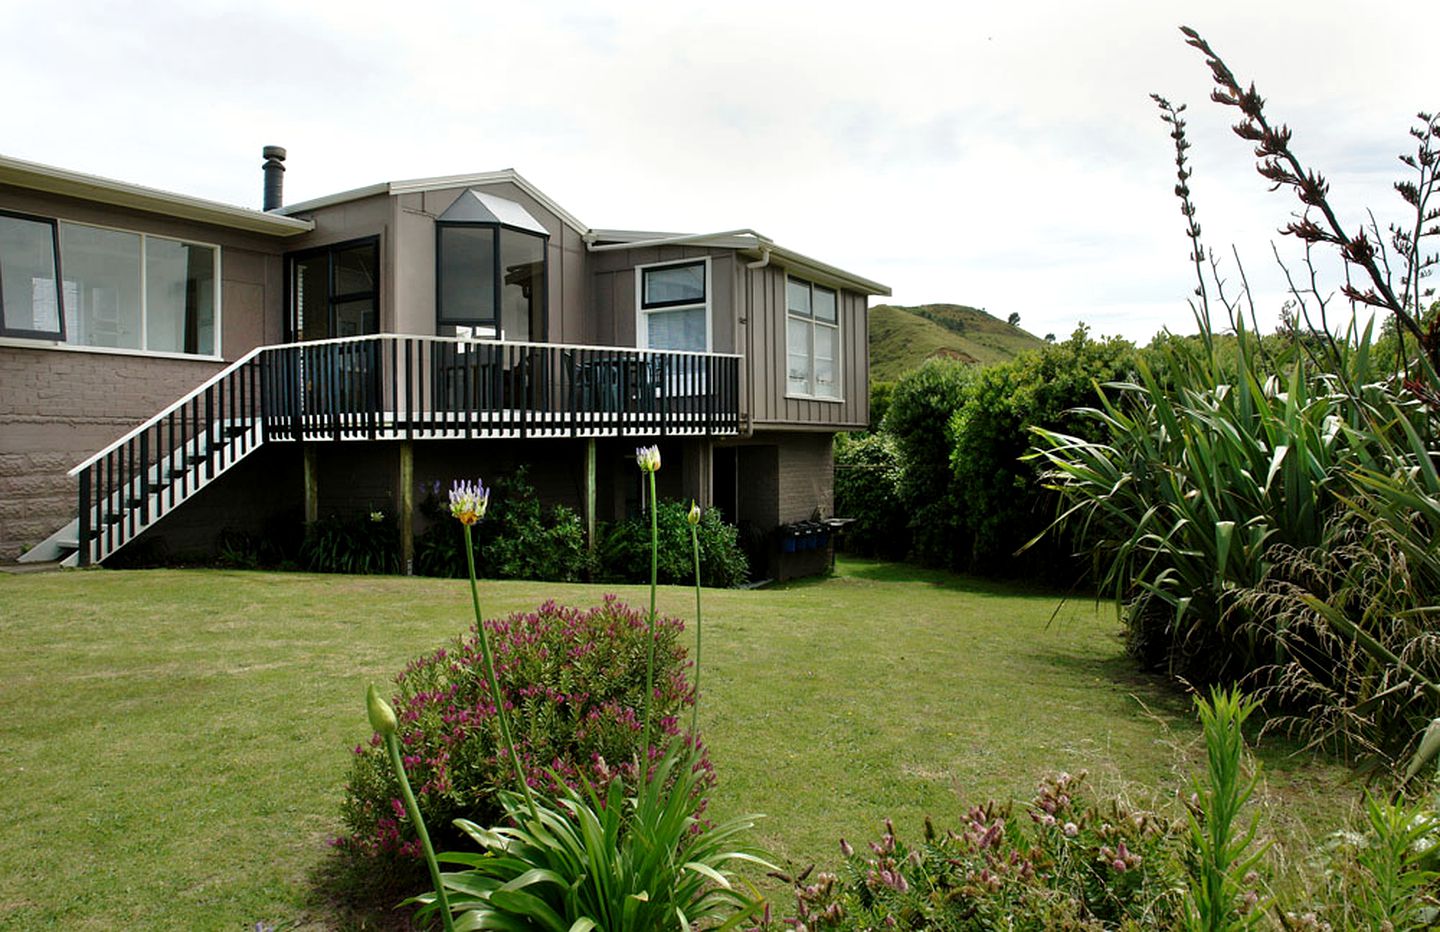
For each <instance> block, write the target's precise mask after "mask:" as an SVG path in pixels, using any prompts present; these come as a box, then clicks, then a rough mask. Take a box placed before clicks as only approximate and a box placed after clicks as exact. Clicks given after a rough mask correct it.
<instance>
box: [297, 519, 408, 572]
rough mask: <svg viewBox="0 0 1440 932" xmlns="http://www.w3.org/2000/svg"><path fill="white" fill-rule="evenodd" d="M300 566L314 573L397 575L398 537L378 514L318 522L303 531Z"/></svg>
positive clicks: (392, 525) (387, 522) (391, 523)
mask: <svg viewBox="0 0 1440 932" xmlns="http://www.w3.org/2000/svg"><path fill="white" fill-rule="evenodd" d="M300 564H301V565H302V566H304V567H305V568H306V569H308V570H310V571H312V572H316V573H357V574H365V573H398V572H399V571H400V533H399V530H398V529H397V528H396V526H395V522H394V521H393V520H392V519H390V518H387V517H386V516H385V514H384V513H382V512H379V511H375V512H371V513H370V514H367V515H349V516H341V515H331V516H329V517H326V518H321V519H319V520H318V521H315V522H313V523H311V524H310V525H309V526H307V527H306V528H305V541H304V543H302V544H301V545H300Z"/></svg>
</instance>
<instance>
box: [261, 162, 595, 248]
mask: <svg viewBox="0 0 1440 932" xmlns="http://www.w3.org/2000/svg"><path fill="white" fill-rule="evenodd" d="M507 182H508V183H509V184H513V185H515V187H517V188H519V189H520V190H521V191H524V192H525V193H526V194H527V195H528V196H529V197H531V198H532V199H533V200H534V201H535V202H536V203H538V204H539V205H540V206H542V207H544V208H545V209H546V210H548V211H550V212H551V213H552V214H554V215H555V216H557V217H559V218H560V220H561V221H562V222H563V223H565V224H566V225H568V226H569V227H571V228H572V229H574V230H575V231H577V232H578V233H580V234H581V235H582V236H583V235H586V234H588V233H589V232H590V228H589V227H587V226H586V225H585V224H584V223H583V222H581V220H580V219H579V218H578V217H576V216H575V215H574V214H572V213H570V211H568V210H566V209H565V208H563V207H561V206H560V205H559V204H557V203H555V201H553V200H552V199H551V198H550V196H549V195H547V194H546V193H545V192H543V191H541V190H540V189H539V188H537V187H535V186H534V185H533V184H531V183H530V182H529V181H527V180H525V177H524V176H523V175H521V174H520V173H519V172H517V171H515V170H514V169H513V168H506V169H503V170H501V171H498V172H480V173H479V174H469V175H441V176H437V177H434V178H414V179H411V180H409V181H384V182H381V183H379V184H372V185H367V186H366V187H363V188H355V189H354V190H351V191H341V192H339V193H336V194H327V195H325V196H324V197H317V198H314V199H312V200H308V201H301V202H300V203H298V204H290V205H288V206H286V207H283V208H281V210H280V212H281V213H285V214H298V213H308V212H309V211H312V210H319V209H320V208H322V207H330V206H332V205H335V204H343V203H345V202H346V201H356V200H360V199H361V198H365V197H371V196H373V195H376V194H389V195H399V194H423V193H425V192H426V191H443V190H444V189H446V188H472V187H476V186H481V187H483V186H484V185H490V184H505V183H507Z"/></svg>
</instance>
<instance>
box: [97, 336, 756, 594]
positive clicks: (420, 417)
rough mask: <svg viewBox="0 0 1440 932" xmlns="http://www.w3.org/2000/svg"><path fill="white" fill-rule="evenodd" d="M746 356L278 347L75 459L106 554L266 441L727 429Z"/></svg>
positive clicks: (408, 343)
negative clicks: (87, 455)
mask: <svg viewBox="0 0 1440 932" xmlns="http://www.w3.org/2000/svg"><path fill="white" fill-rule="evenodd" d="M739 427H740V359H739V357H738V356H730V355H719V354H713V353H680V352H670V351H660V350H635V349H626V348H623V347H601V346H565V345H559V344H549V343H504V342H496V341H484V340H478V341H476V340H455V339H444V338H439V337H422V336H405V335H401V334H380V335H377V336H372V337H359V338H350V339H342V340H325V341H317V342H313V343H292V344H286V345H283V346H267V347H261V348H258V349H256V350H253V351H251V352H250V353H248V354H247V355H246V356H244V357H243V358H241V359H239V360H237V361H236V362H235V363H233V364H232V365H231V366H230V367H229V368H227V369H225V370H224V371H223V372H221V373H219V374H217V375H216V376H214V377H213V378H211V379H210V380H209V381H207V382H206V383H205V384H203V385H201V386H200V387H199V388H197V389H195V390H194V391H193V392H191V393H190V394H188V395H186V396H185V397H184V398H182V399H180V400H179V401H178V402H176V403H175V404H173V405H171V406H170V407H169V408H167V409H165V410H164V411H162V412H160V413H159V414H157V415H155V417H153V418H151V419H150V420H149V421H147V422H146V423H144V424H142V425H141V426H140V427H138V428H136V429H135V430H133V431H131V432H130V433H129V434H127V435H126V436H125V437H122V438H121V439H120V440H118V441H116V442H115V443H113V444H111V445H110V446H109V447H107V448H106V449H104V450H102V451H100V452H99V453H97V454H95V455H94V456H93V457H91V458H90V459H89V460H87V461H86V462H84V463H82V464H81V465H79V466H77V467H75V469H73V470H71V475H74V476H77V478H78V481H79V519H78V539H79V562H80V563H81V564H82V565H84V564H88V563H91V562H98V561H99V560H102V559H104V558H105V557H106V556H108V555H109V554H111V553H113V552H115V550H116V549H118V548H119V547H120V546H122V545H123V544H124V543H126V542H127V541H129V540H130V539H131V538H133V537H134V536H135V535H137V534H138V533H139V532H140V531H142V530H143V529H144V528H145V527H146V526H147V525H149V524H150V522H151V521H152V520H155V519H158V518H159V517H160V516H161V515H163V514H165V513H166V512H168V511H170V510H171V509H173V508H175V507H177V506H178V505H179V504H180V503H181V502H183V501H184V500H185V499H186V498H188V497H189V496H190V495H191V494H192V493H193V492H194V491H196V490H197V489H198V488H199V487H200V486H202V485H204V484H205V483H207V482H208V481H210V480H211V479H213V478H215V476H217V475H219V474H220V473H221V472H224V471H225V470H226V469H228V468H229V467H230V466H231V465H233V463H235V462H237V461H238V460H239V459H240V458H242V457H244V456H245V455H246V454H248V453H249V452H250V451H251V450H252V449H254V448H255V447H257V446H258V445H260V444H261V443H264V442H266V441H293V440H366V439H369V440H380V439H454V438H479V437H567V436H572V437H596V436H621V437H623V436H634V437H663V436H667V435H711V436H715V435H730V434H734V433H737V432H738V430H739Z"/></svg>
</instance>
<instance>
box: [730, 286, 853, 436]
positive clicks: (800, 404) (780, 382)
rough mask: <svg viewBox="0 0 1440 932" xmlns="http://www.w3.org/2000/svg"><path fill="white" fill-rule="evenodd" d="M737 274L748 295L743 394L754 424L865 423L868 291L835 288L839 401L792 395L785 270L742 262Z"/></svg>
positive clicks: (834, 426) (840, 426)
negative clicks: (788, 379) (788, 383)
mask: <svg viewBox="0 0 1440 932" xmlns="http://www.w3.org/2000/svg"><path fill="white" fill-rule="evenodd" d="M739 274H740V276H741V280H742V290H743V293H744V294H746V295H748V296H749V300H748V307H747V308H746V311H747V314H746V316H747V317H748V326H747V328H746V332H747V340H746V343H745V349H744V350H743V352H744V353H745V357H746V366H745V370H746V376H745V380H746V382H747V383H748V384H747V388H748V393H747V395H748V397H749V399H750V400H751V401H750V407H749V409H748V410H749V411H750V414H751V418H752V424H753V425H754V427H755V428H756V429H763V428H767V427H798V428H814V429H829V430H855V429H860V428H863V427H865V426H866V425H867V424H868V422H869V418H870V392H869V380H870V347H869V342H868V334H869V323H868V320H869V310H868V306H869V304H868V299H867V298H866V296H865V295H862V294H857V293H855V292H853V291H845V290H839V291H838V294H839V311H840V379H841V395H842V397H841V400H839V401H819V400H812V399H806V398H791V397H788V396H787V394H786V390H785V375H786V369H787V363H786V358H785V276H786V271H785V269H784V268H782V267H780V266H778V265H773V264H772V265H768V266H765V267H764V268H760V269H749V268H745V267H744V266H743V265H742V266H741V267H740V269H739ZM797 277H800V278H804V276H797ZM807 280H809V279H807ZM821 284H824V282H821ZM742 410H744V409H742Z"/></svg>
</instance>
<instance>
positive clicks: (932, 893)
mask: <svg viewBox="0 0 1440 932" xmlns="http://www.w3.org/2000/svg"><path fill="white" fill-rule="evenodd" d="M1083 783H1084V774H1080V775H1070V774H1064V773H1062V774H1058V775H1056V776H1053V777H1050V778H1047V779H1046V780H1045V781H1043V782H1042V783H1041V784H1040V787H1039V790H1038V791H1037V793H1036V795H1035V798H1034V799H1033V800H1032V801H1031V803H1030V805H1029V806H1028V807H1027V810H1026V812H1025V813H1024V814H1022V815H1021V816H1020V817H1018V818H1016V817H1015V816H1014V814H1013V812H1012V810H1011V809H1010V807H1009V806H997V805H995V804H994V803H989V804H987V805H984V806H975V807H972V808H971V809H970V810H969V812H968V813H966V815H965V819H964V822H963V823H962V825H961V827H960V828H959V829H957V830H950V831H946V832H943V833H941V832H937V831H936V830H935V828H934V826H933V825H932V824H931V823H930V822H929V820H926V823H925V835H924V840H923V841H922V842H921V843H920V844H918V845H915V846H913V847H912V846H910V845H907V844H906V843H904V842H903V841H901V840H900V839H899V838H898V837H897V836H896V833H895V828H894V826H893V825H891V823H890V822H889V821H888V820H887V821H886V822H885V834H884V835H882V836H881V838H880V840H879V841H875V842H870V843H869V844H868V845H866V846H865V847H864V848H861V849H856V848H853V847H852V846H851V845H849V844H848V843H846V842H844V841H841V843H840V850H841V853H842V854H843V855H844V856H845V863H844V866H843V867H842V869H841V870H842V873H843V876H841V875H838V874H833V873H820V874H816V875H815V876H814V877H813V878H811V877H809V876H807V875H802V876H801V877H799V878H797V879H796V880H795V894H796V912H795V916H794V917H792V918H789V919H785V920H782V921H779V922H776V921H773V920H772V921H769V922H766V923H762V924H761V925H760V926H758V927H756V928H757V929H759V930H767V932H768V930H778V929H787V930H788V929H799V928H805V929H811V930H819V929H839V930H860V929H891V928H899V929H955V930H960V929H976V930H980V929H1001V928H1004V929H1036V930H1039V929H1092V928H1093V929H1109V928H1117V927H1119V928H1134V929H1141V928H1164V927H1169V926H1172V925H1174V924H1176V923H1177V922H1178V921H1179V919H1180V915H1181V913H1180V909H1181V903H1180V901H1179V898H1178V895H1177V893H1176V890H1177V886H1178V883H1177V881H1178V878H1179V877H1180V876H1181V873H1180V871H1181V869H1180V866H1179V863H1178V862H1179V853H1180V851H1181V848H1182V845H1181V842H1182V840H1183V837H1184V832H1183V829H1182V827H1181V826H1180V825H1177V824H1172V823H1170V822H1168V821H1166V820H1165V819H1162V818H1160V817H1158V816H1155V815H1153V814H1151V813H1148V812H1143V811H1140V810H1135V809H1131V808H1130V807H1129V806H1127V805H1125V804H1124V803H1122V802H1120V801H1119V800H1111V801H1108V802H1106V803H1104V804H1103V805H1102V804H1100V803H1097V802H1094V801H1091V800H1089V799H1087V798H1086V797H1085V795H1084V791H1083Z"/></svg>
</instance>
